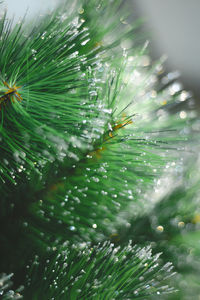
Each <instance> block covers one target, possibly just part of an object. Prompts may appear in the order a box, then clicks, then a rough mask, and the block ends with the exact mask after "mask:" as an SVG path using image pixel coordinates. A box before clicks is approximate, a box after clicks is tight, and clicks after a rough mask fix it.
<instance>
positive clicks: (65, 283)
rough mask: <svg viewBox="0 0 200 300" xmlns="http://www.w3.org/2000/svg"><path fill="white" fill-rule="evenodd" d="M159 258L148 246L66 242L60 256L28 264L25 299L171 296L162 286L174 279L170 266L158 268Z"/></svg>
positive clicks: (37, 259)
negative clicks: (170, 278) (95, 244)
mask: <svg viewBox="0 0 200 300" xmlns="http://www.w3.org/2000/svg"><path fill="white" fill-rule="evenodd" d="M158 258H159V255H155V256H152V254H151V249H150V248H149V247H147V248H142V249H141V248H137V247H133V246H132V245H131V243H129V245H128V246H126V247H125V248H123V249H120V247H118V248H115V247H114V246H113V244H109V243H104V245H98V246H94V247H91V246H90V245H87V244H84V243H83V244H77V245H72V246H71V247H69V245H68V243H65V246H64V247H63V248H62V251H59V254H57V255H53V257H52V256H50V258H49V259H45V260H44V261H43V260H42V261H41V260H40V258H38V257H36V258H35V260H34V261H33V262H32V263H31V264H30V265H29V268H30V272H29V276H28V286H27V288H26V289H25V297H26V299H28V298H30V297H32V299H37V298H45V297H46V298H48V299H57V300H59V299H65V298H67V299H112V298H113V297H114V298H115V299H125V298H131V299H138V298H144V297H145V298H146V297H149V296H151V295H162V294H165V293H171V292H173V289H171V288H170V287H168V286H164V287H162V285H163V282H164V281H165V280H166V279H167V278H169V277H171V276H173V272H172V267H171V264H166V265H160V264H159V259H158ZM152 278H153V279H152ZM38 283H40V284H38ZM159 297H160V296H159Z"/></svg>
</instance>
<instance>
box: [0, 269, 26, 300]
mask: <svg viewBox="0 0 200 300" xmlns="http://www.w3.org/2000/svg"><path fill="white" fill-rule="evenodd" d="M12 277H13V274H9V275H7V274H1V275H0V296H1V299H2V300H11V299H13V300H17V299H22V295H21V294H20V292H21V291H22V290H23V287H21V288H19V289H17V290H16V292H15V291H13V290H11V289H10V287H11V286H12V285H13V282H12V281H11V278H12Z"/></svg>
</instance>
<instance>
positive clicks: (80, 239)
mask: <svg viewBox="0 0 200 300" xmlns="http://www.w3.org/2000/svg"><path fill="white" fill-rule="evenodd" d="M122 2H123V1H121V0H106V1H101V0H98V1H97V0H90V1H89V0H77V1H73V0H68V1H64V2H62V3H61V4H60V5H59V6H58V7H57V8H56V9H55V10H54V11H53V12H51V13H48V14H47V15H45V16H42V17H38V19H37V21H36V22H35V24H34V25H33V24H32V25H31V24H28V23H27V21H26V20H25V19H23V20H21V21H20V22H18V23H17V24H15V23H14V22H13V21H12V20H9V19H8V17H7V14H6V12H5V13H4V14H3V15H2V16H1V17H0V141H1V143H0V154H1V160H0V193H1V199H0V224H1V234H0V244H1V248H0V254H1V255H0V256H1V262H0V272H1V273H0V295H1V296H2V299H3V300H10V299H21V298H23V299H35V300H36V299H48V300H50V299H52V300H53V299H54V300H59V299H60V300H62V299H70V300H75V299H77V300H78V299H80V300H86V299H87V300H89V299H99V300H101V299H102V300H103V299H107V300H111V299H138V298H139V299H147V298H151V299H182V300H187V299H193V298H192V290H195V293H196V295H199V293H200V285H199V283H198V280H197V270H198V263H197V260H198V256H199V253H200V252H199V251H200V249H199V248H198V246H196V245H197V243H195V241H196V240H198V237H199V233H198V228H199V223H200V211H199V213H198V211H197V209H196V207H198V192H199V188H200V187H199V184H198V180H194V173H195V171H194V170H195V169H194V166H195V168H197V169H198V166H199V162H198V146H197V145H196V144H195V142H194V132H197V131H198V126H199V125H198V121H197V120H196V119H195V118H194V112H193V111H187V110H184V111H182V109H181V106H180V105H179V104H181V105H182V104H183V98H184V101H185V102H189V101H190V94H189V93H188V94H187V92H186V91H184V90H183V89H182V88H181V87H180V88H179V89H177V85H178V83H176V89H173V87H174V81H172V82H171V81H170V79H167V78H168V77H167V75H165V74H164V69H163V66H162V63H161V62H156V63H153V64H152V65H151V64H147V63H146V62H147V60H148V56H147V55H148V53H147V50H146V44H145V43H144V41H142V38H141V33H140V32H139V24H140V21H138V20H136V21H134V22H132V21H130V18H129V16H128V11H130V7H127V6H123V5H122V4H123V3H122ZM130 44H132V46H130ZM127 45H129V46H128V47H127ZM162 76H166V78H165V82H166V80H168V81H167V84H165V85H164V86H163V85H162V83H160V81H159V78H160V77H162ZM169 78H170V76H169ZM175 106H176V110H174V107H175ZM179 107H180V109H179ZM190 107H191V105H190ZM186 109H187V108H186ZM186 182H187V184H186V185H185V183H186ZM193 241H194V244H193ZM161 252H162V253H163V254H162V255H161ZM169 261H170V262H169ZM171 261H172V263H173V264H172V263H171ZM185 290H186V291H185ZM160 297H162V298H160ZM194 299H196V298H194Z"/></svg>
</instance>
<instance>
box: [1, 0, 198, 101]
mask: <svg viewBox="0 0 200 300" xmlns="http://www.w3.org/2000/svg"><path fill="white" fill-rule="evenodd" d="M129 1H131V2H132V8H133V14H136V15H137V16H139V17H140V16H142V17H144V18H145V20H146V21H145V25H144V30H145V31H146V32H147V33H148V35H149V37H150V51H151V56H152V57H153V58H154V59H156V58H159V57H160V56H162V55H163V54H166V55H167V56H168V60H167V64H166V66H167V70H168V71H173V70H179V71H180V72H181V74H182V81H183V83H184V86H185V88H187V89H191V90H192V91H193V92H194V93H195V95H196V97H197V98H199V94H200V84H199V77H200V76H199V75H200V41H199V29H200V17H199V14H200V0H129ZM4 2H5V4H6V5H7V7H8V13H9V16H13V15H15V16H16V19H17V18H19V17H20V16H21V17H22V16H24V14H25V13H27V16H28V17H34V16H36V15H39V14H43V13H44V12H45V11H47V10H51V9H52V8H53V7H54V6H55V5H56V3H57V2H58V0H5V1H4Z"/></svg>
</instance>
